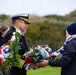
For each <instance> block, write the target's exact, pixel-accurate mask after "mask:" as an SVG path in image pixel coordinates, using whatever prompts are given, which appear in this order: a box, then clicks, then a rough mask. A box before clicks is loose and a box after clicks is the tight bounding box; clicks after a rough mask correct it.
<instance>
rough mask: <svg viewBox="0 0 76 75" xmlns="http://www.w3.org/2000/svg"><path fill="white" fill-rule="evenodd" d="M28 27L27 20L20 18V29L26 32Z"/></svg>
mask: <svg viewBox="0 0 76 75" xmlns="http://www.w3.org/2000/svg"><path fill="white" fill-rule="evenodd" d="M27 28H28V24H27V23H26V22H25V21H23V20H20V23H19V29H20V30H21V32H22V33H26V31H27Z"/></svg>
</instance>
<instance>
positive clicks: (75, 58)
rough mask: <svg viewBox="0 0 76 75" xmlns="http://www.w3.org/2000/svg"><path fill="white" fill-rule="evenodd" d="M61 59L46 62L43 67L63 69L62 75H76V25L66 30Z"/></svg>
mask: <svg viewBox="0 0 76 75" xmlns="http://www.w3.org/2000/svg"><path fill="white" fill-rule="evenodd" d="M63 49H64V52H63V54H62V57H61V58H60V59H55V60H50V61H47V60H44V61H43V62H42V63H41V66H42V67H43V66H47V65H50V66H53V67H61V75H76V23H72V24H70V25H69V26H68V27H67V28H66V43H65V45H64V47H63Z"/></svg>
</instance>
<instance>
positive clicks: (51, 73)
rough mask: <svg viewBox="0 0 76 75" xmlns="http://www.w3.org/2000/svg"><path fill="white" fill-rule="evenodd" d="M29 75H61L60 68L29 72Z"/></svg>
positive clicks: (48, 67)
mask: <svg viewBox="0 0 76 75" xmlns="http://www.w3.org/2000/svg"><path fill="white" fill-rule="evenodd" d="M27 75H60V68H58V67H50V66H47V67H45V68H40V69H37V70H33V69H31V70H28V71H27Z"/></svg>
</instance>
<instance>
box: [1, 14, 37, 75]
mask: <svg viewBox="0 0 76 75" xmlns="http://www.w3.org/2000/svg"><path fill="white" fill-rule="evenodd" d="M11 18H12V27H11V28H10V30H9V31H8V32H7V34H6V35H5V36H4V38H3V41H2V43H3V44H5V43H6V42H8V40H10V38H9V36H10V35H11V34H13V32H16V30H18V31H19V32H20V35H21V36H20V43H19V45H20V47H21V48H20V50H19V54H20V55H21V56H22V57H21V59H22V60H24V57H23V54H24V53H26V52H27V51H28V45H27V41H26V38H25V37H24V33H26V30H27V28H28V24H30V23H29V22H28V18H29V15H28V14H25V13H23V14H18V15H14V16H12V17H11ZM21 65H22V66H21V67H22V68H20V67H12V69H11V71H10V73H11V74H10V75H26V72H27V69H28V68H34V67H36V66H37V65H36V64H35V65H34V64H30V65H29V64H28V65H27V66H26V67H25V63H24V64H22V63H21Z"/></svg>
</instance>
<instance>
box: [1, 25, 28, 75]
mask: <svg viewBox="0 0 76 75" xmlns="http://www.w3.org/2000/svg"><path fill="white" fill-rule="evenodd" d="M15 31H16V29H15V28H14V27H13V26H12V27H11V29H10V30H9V31H8V32H7V33H6V35H5V36H4V38H3V40H2V43H3V44H5V43H6V42H7V41H8V40H10V38H9V36H10V35H11V34H13V32H15ZM20 46H21V49H20V50H19V54H20V55H21V56H22V55H23V54H24V53H25V52H26V51H27V50H28V47H27V42H26V39H25V37H24V36H23V35H21V36H20ZM10 72H11V74H10V75H26V70H24V69H20V68H18V67H12V69H11V71H10Z"/></svg>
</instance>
